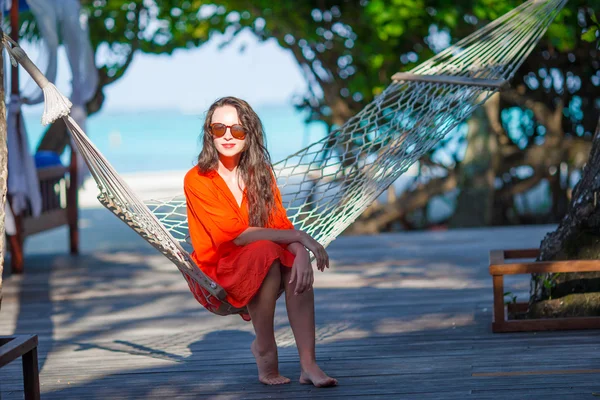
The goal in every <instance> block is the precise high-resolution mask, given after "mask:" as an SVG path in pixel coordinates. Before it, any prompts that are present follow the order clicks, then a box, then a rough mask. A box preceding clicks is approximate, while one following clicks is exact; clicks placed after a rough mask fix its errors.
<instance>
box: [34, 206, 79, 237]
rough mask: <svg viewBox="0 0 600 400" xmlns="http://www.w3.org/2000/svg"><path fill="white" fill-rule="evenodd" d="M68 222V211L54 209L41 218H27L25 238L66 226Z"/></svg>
mask: <svg viewBox="0 0 600 400" xmlns="http://www.w3.org/2000/svg"><path fill="white" fill-rule="evenodd" d="M67 222H68V215H67V209H54V210H51V211H48V212H45V213H43V214H42V215H40V216H39V217H27V218H24V221H23V232H24V235H25V236H31V235H34V234H36V233H39V232H43V231H46V230H48V229H52V228H57V227H59V226H63V225H66V224H67Z"/></svg>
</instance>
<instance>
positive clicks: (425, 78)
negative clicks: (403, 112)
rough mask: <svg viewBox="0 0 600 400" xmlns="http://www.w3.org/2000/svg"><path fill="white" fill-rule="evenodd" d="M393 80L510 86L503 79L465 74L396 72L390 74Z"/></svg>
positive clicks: (495, 86) (492, 86)
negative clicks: (469, 76)
mask: <svg viewBox="0 0 600 400" xmlns="http://www.w3.org/2000/svg"><path fill="white" fill-rule="evenodd" d="M392 80H394V81H416V82H432V83H447V84H451V85H464V86H478V87H485V88H493V89H496V90H504V89H507V88H508V87H510V83H509V82H508V81H507V80H504V79H478V78H468V77H465V76H454V75H418V74H411V73H409V72H397V73H395V74H394V75H392Z"/></svg>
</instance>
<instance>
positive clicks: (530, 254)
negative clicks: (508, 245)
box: [503, 249, 540, 260]
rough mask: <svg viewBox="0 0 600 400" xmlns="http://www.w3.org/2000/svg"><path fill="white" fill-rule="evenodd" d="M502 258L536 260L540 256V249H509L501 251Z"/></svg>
mask: <svg viewBox="0 0 600 400" xmlns="http://www.w3.org/2000/svg"><path fill="white" fill-rule="evenodd" d="M503 253H504V258H505V259H506V260H509V259H511V258H536V257H537V256H539V255H540V249H510V250H503Z"/></svg>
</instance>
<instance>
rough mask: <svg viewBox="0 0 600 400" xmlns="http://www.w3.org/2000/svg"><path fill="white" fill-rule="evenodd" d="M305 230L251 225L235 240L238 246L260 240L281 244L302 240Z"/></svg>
mask: <svg viewBox="0 0 600 400" xmlns="http://www.w3.org/2000/svg"><path fill="white" fill-rule="evenodd" d="M303 233H304V232H302V231H297V230H295V229H271V228H256V227H249V228H247V229H246V230H245V231H244V232H242V233H240V235H239V236H238V237H236V238H235V239H234V240H233V243H234V244H236V245H237V246H245V245H247V244H250V243H252V242H257V241H259V240H268V241H270V242H275V243H279V244H289V243H294V242H301V240H302V234H303Z"/></svg>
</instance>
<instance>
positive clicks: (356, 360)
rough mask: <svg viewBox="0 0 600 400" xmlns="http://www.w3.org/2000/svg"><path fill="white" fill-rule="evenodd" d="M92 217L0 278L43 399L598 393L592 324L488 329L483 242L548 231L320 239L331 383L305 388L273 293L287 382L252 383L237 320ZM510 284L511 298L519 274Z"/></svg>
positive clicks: (6, 318)
mask: <svg viewBox="0 0 600 400" xmlns="http://www.w3.org/2000/svg"><path fill="white" fill-rule="evenodd" d="M101 212H103V210H95V211H88V210H85V211H84V214H85V213H88V214H86V215H84V216H83V217H84V219H85V220H87V221H88V222H89V225H88V226H87V227H84V228H82V232H81V237H82V253H83V255H81V256H79V257H70V256H66V255H64V254H60V253H59V252H60V251H62V250H63V249H61V248H60V247H58V248H56V249H54V252H49V250H48V248H49V247H48V244H47V243H48V242H52V241H53V240H54V239H53V238H54V236H52V235H49V234H40V235H38V236H35V237H33V238H32V239H31V241H30V242H28V245H29V246H31V247H28V248H27V249H26V250H29V252H28V257H27V269H26V273H25V275H23V276H7V277H5V283H4V285H5V286H4V301H3V303H2V310H1V312H0V334H3V335H9V334H19V333H23V334H37V335H38V336H39V349H38V350H39V364H40V383H41V390H42V398H44V399H106V398H111V399H120V398H123V399H142V398H149V399H153V398H154V399H164V398H203V399H242V398H243V399H262V398H271V399H276V398H285V399H296V398H297V399H301V398H305V399H321V398H369V399H379V398H380V399H395V398H402V399H424V400H427V399H450V400H452V399H465V398H473V399H492V398H493V399H514V398H519V399H534V398H536V399H537V398H546V399H564V398H593V396H592V393H595V392H600V383H599V384H595V382H600V379H599V377H600V363H599V361H600V360H599V359H598V357H597V354H598V350H599V347H600V338H599V336H598V332H597V331H587V332H581V331H579V332H578V331H573V332H544V333H538V334H534V333H531V334H523V333H517V334H492V333H491V329H490V323H491V314H492V308H493V305H492V291H491V278H490V276H489V274H488V271H487V267H488V259H487V258H488V252H489V250H491V249H497V248H519V247H535V246H537V245H538V244H539V241H540V240H541V238H542V237H543V236H544V234H545V233H546V232H547V231H548V230H549V229H551V227H517V228H494V229H478V230H457V231H452V232H418V233H402V234H393V235H380V236H374V237H344V238H341V239H339V240H337V241H335V242H334V243H333V244H332V245H331V246H330V248H329V249H328V250H329V254H330V256H331V259H332V267H331V269H330V270H329V271H327V272H326V273H324V274H321V273H317V275H316V284H315V295H316V308H317V340H318V344H317V353H318V360H319V362H320V364H321V365H322V367H323V368H324V369H325V370H326V371H327V372H329V373H330V374H331V375H333V376H336V377H337V378H338V379H339V380H340V386H339V387H337V388H333V389H323V390H317V389H315V388H312V387H309V386H304V385H299V384H298V383H297V382H296V381H297V377H298V374H299V365H298V356H297V352H296V349H295V346H294V342H293V336H292V334H291V331H290V329H289V326H288V323H287V318H286V316H285V306H284V302H283V300H280V301H279V302H278V309H277V312H276V321H275V326H276V337H277V341H278V344H279V346H280V350H279V355H280V369H281V372H282V373H283V374H288V376H290V378H292V379H293V383H292V384H290V385H285V386H283V387H276V388H273V387H266V386H263V385H261V384H259V383H258V382H257V380H256V365H255V364H254V361H253V358H252V356H251V354H250V352H249V345H250V343H251V341H252V340H253V333H252V328H251V324H249V323H246V322H244V321H242V320H241V318H239V317H237V316H232V317H225V318H223V317H217V316H213V315H211V314H210V313H208V312H206V311H204V309H202V307H201V306H200V305H199V304H197V303H196V302H195V300H194V299H193V297H192V296H191V294H190V293H189V291H188V288H187V284H186V283H185V281H184V280H183V279H182V278H181V275H180V274H179V272H178V271H177V270H176V268H175V267H174V266H172V265H171V264H170V263H169V262H168V260H166V259H164V257H162V256H161V255H160V254H158V253H157V252H156V251H155V250H153V249H152V248H151V247H150V246H148V245H146V244H145V243H144V242H143V241H142V240H140V239H138V238H137V237H135V235H134V234H133V233H132V232H129V231H128V230H127V227H125V226H124V225H123V224H121V223H120V222H119V221H112V220H111V219H110V218H103V217H101V216H102V215H104V214H100V213H101ZM107 232H110V235H107ZM63 234H64V235H66V232H64V230H63V231H62V232H61V230H60V229H58V230H57V231H56V232H55V233H54V235H63ZM36 241H37V242H36ZM62 241H65V240H64V238H62ZM55 243H61V239H57V240H56V241H55ZM30 249H33V250H30ZM514 282H515V284H517V283H518V281H516V280H515V281H514ZM507 284H508V280H507ZM520 284H521V286H519V288H520V289H521V290H523V291H524V292H525V293H526V285H527V282H525V284H524V285H523V283H520ZM574 355H576V356H574ZM0 394H1V398H2V400H7V399H17V398H22V396H23V392H22V377H21V365H20V362H14V363H12V364H9V365H8V366H6V367H4V368H2V369H0Z"/></svg>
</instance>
